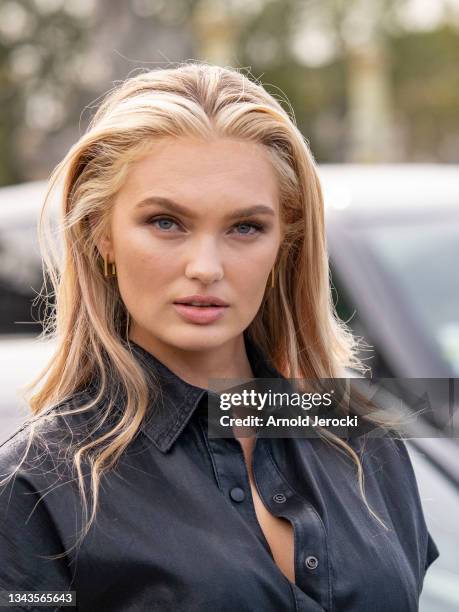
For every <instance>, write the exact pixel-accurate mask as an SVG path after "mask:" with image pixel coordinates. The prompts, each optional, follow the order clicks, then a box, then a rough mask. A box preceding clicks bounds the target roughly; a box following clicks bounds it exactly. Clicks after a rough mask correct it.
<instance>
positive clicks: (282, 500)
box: [273, 493, 287, 504]
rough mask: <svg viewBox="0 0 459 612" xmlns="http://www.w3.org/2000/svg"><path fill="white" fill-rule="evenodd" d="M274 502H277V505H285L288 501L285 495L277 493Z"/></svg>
mask: <svg viewBox="0 0 459 612" xmlns="http://www.w3.org/2000/svg"><path fill="white" fill-rule="evenodd" d="M273 500H274V501H275V502H276V504H284V503H285V502H286V501H287V498H286V497H285V495H284V494H283V493H276V495H273Z"/></svg>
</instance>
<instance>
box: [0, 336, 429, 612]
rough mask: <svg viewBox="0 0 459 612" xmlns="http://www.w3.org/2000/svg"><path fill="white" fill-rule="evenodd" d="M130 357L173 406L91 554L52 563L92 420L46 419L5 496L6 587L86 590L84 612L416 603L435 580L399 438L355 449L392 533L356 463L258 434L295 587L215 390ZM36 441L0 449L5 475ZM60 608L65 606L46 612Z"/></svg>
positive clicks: (258, 474)
mask: <svg viewBox="0 0 459 612" xmlns="http://www.w3.org/2000/svg"><path fill="white" fill-rule="evenodd" d="M246 347H247V351H248V356H249V360H250V362H251V365H252V368H253V371H254V373H255V376H257V377H261V378H274V377H279V376H280V374H279V373H278V372H277V371H276V370H274V369H273V368H272V367H271V366H270V364H269V363H268V362H267V360H266V359H265V358H264V357H263V355H261V353H260V352H259V351H258V349H256V347H255V346H254V345H253V344H252V343H251V342H250V341H248V339H247V338H246ZM132 348H133V352H134V354H135V355H136V357H137V358H138V359H139V361H140V362H141V363H142V364H143V366H144V367H145V368H147V369H151V370H152V371H155V372H156V374H157V375H158V376H159V377H160V380H161V401H160V402H159V400H158V402H157V405H155V406H151V408H152V409H151V412H150V413H149V418H148V419H147V420H146V421H145V423H144V425H143V427H142V430H141V433H140V434H139V435H138V436H137V437H136V439H135V440H134V442H133V443H132V444H131V446H130V447H129V448H128V449H127V451H126V452H125V454H124V455H123V457H122V460H121V462H120V463H119V464H118V466H117V467H116V469H115V470H113V471H112V472H110V473H109V474H108V475H106V476H104V477H103V479H102V488H101V492H100V503H99V509H98V514H97V519H96V524H95V525H94V526H93V527H92V528H91V530H90V532H89V534H88V535H87V536H86V538H85V539H84V540H83V543H82V545H81V547H80V549H79V551H78V553H76V551H75V549H74V550H73V551H72V552H71V553H69V555H68V556H66V557H64V558H61V559H58V560H47V559H43V558H42V557H40V555H53V554H56V553H59V552H62V551H63V550H65V549H67V548H68V547H69V546H71V545H72V544H73V543H74V541H75V535H78V533H79V529H80V528H81V525H82V523H81V502H80V499H79V494H78V491H77V488H76V485H75V478H74V476H73V475H72V474H71V472H70V470H69V469H68V468H67V467H66V465H67V464H66V462H65V454H64V450H65V444H63V440H64V439H65V435H66V434H71V435H72V436H74V435H75V433H76V432H77V431H80V428H81V426H82V424H83V425H84V424H85V423H87V422H88V416H84V415H83V414H80V415H72V416H65V417H63V416H60V417H58V418H57V419H53V420H52V421H49V422H47V423H46V425H45V424H44V425H43V426H40V428H39V431H40V432H41V433H42V440H43V441H45V442H46V445H44V444H43V443H41V442H40V439H39V438H38V439H37V441H36V442H35V443H34V444H33V446H32V447H31V449H30V451H29V456H30V457H31V461H30V462H28V466H26V465H24V466H23V467H22V468H21V469H20V470H19V472H18V474H17V475H16V478H15V480H14V482H13V481H12V482H11V483H10V484H9V485H8V486H6V487H5V488H4V489H3V490H2V494H1V495H0V589H4V590H28V591H31V590H32V591H51V590H52V591H56V590H66V589H69V590H75V591H76V596H77V609H78V610H84V611H85V612H93V611H95V610H101V611H102V610H103V611H112V612H116V611H120V612H121V611H123V612H124V611H126V612H127V611H141V610H142V611H143V610H145V611H150V610H157V611H161V612H163V611H164V612H169V611H170V612H181V611H183V612H185V611H186V612H198V611H199V612H215V611H221V612H236V611H237V612H281V611H283V610H285V611H291V612H293V611H297V612H299V611H301V612H319V611H324V610H326V611H327V612H331V611H335V612H347V611H349V612H369V611H370V610H371V612H415V611H416V610H417V609H418V599H419V594H420V591H421V588H422V584H423V579H424V574H425V571H426V569H427V567H428V566H429V565H430V564H431V563H432V561H434V560H435V558H436V557H437V556H438V551H437V548H436V546H435V543H434V542H433V540H432V538H431V537H430V534H429V533H428V530H427V528H426V524H425V521H424V517H423V512H422V508H421V503H420V499H419V494H418V489H417V485H416V481H415V476H414V473H413V470H412V466H411V463H410V460H409V457H408V454H407V451H406V448H405V446H404V444H403V443H402V442H400V441H398V440H395V441H394V440H390V439H387V438H378V439H376V438H373V439H368V440H366V444H365V451H364V452H363V453H362V452H361V450H360V451H359V448H360V447H359V444H358V443H357V442H354V444H356V447H355V448H356V450H357V451H358V452H361V455H362V459H363V467H364V473H365V487H366V495H367V499H368V502H369V504H370V506H371V507H372V508H373V509H374V510H375V512H377V513H378V515H379V516H380V517H381V518H382V519H383V520H384V522H385V523H386V525H388V526H389V527H390V529H389V530H388V531H387V530H385V529H384V528H383V527H381V526H380V525H379V523H377V522H376V521H375V520H374V519H373V518H372V517H371V515H370V514H369V512H368V510H367V508H366V507H365V505H364V504H363V502H362V498H361V496H360V492H359V489H358V485H357V478H356V473H355V468H354V464H353V462H352V461H351V460H350V459H348V458H347V457H346V456H345V455H343V454H342V453H340V452H338V451H336V450H335V449H334V448H333V447H332V446H330V445H329V444H327V443H325V442H323V441H321V440H320V439H311V438H308V439H299V438H285V439H279V438H277V439H276V438H274V439H269V438H259V439H258V440H257V443H256V446H255V449H254V454H253V471H254V478H255V481H256V484H257V487H258V491H259V494H260V497H261V499H262V501H263V503H264V504H265V505H266V507H267V508H268V509H269V511H270V512H271V513H272V514H274V515H275V516H281V517H285V518H287V519H288V520H289V521H291V523H292V525H293V528H294V542H295V584H293V583H291V582H290V581H289V580H288V579H287V578H286V577H285V576H284V575H283V574H282V572H281V571H280V570H279V568H278V567H277V565H276V564H275V562H274V560H273V557H272V555H271V552H270V549H269V546H268V543H267V540H266V538H265V537H264V534H263V532H262V530H261V528H260V526H259V524H258V521H257V518H256V514H255V510H254V505H253V501H252V497H251V490H250V485H249V480H248V474H247V470H246V466H245V462H244V457H243V453H242V449H241V446H240V444H239V442H238V441H237V440H236V439H234V438H226V439H215V438H214V439H212V438H209V436H208V435H207V429H206V425H205V423H206V421H205V418H206V406H207V402H206V391H205V390H203V389H200V388H198V387H195V386H192V385H190V384H188V383H186V382H185V381H183V380H181V379H180V378H178V377H177V376H176V375H175V374H173V373H172V372H171V371H170V370H169V369H168V368H166V367H165V366H164V365H163V364H161V363H160V362H159V361H158V360H157V359H155V358H154V357H153V356H152V355H151V354H149V353H148V352H146V351H145V350H143V349H142V348H140V347H139V346H137V345H135V344H132ZM159 404H161V405H159ZM117 408H118V410H119V411H120V412H122V405H119V406H118V407H117ZM27 434H28V428H27V427H26V428H24V429H22V430H19V431H18V432H16V433H15V434H14V435H13V436H12V437H10V438H9V439H8V440H7V441H6V442H5V443H4V444H3V445H2V446H1V448H0V472H1V473H2V474H5V473H6V472H8V470H10V469H12V468H13V467H14V465H15V462H17V459H18V457H20V456H22V453H23V452H24V450H25V448H26V446H25V445H26V442H27ZM359 440H360V439H359ZM40 498H41V500H40ZM14 609H20V608H14ZM23 609H28V610H30V609H33V607H29V608H23ZM47 609H56V607H54V608H44V607H38V608H37V610H42V611H43V610H47ZM70 609H71V608H70Z"/></svg>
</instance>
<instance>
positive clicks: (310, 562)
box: [306, 555, 319, 570]
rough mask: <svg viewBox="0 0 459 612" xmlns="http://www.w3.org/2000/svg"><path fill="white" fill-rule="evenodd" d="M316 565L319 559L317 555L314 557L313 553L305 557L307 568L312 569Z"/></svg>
mask: <svg viewBox="0 0 459 612" xmlns="http://www.w3.org/2000/svg"><path fill="white" fill-rule="evenodd" d="M318 565H319V559H318V558H317V557H314V556H313V555H309V557H306V567H307V568H308V569H310V570H314V569H316V567H317V566H318Z"/></svg>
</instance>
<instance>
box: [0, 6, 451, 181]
mask: <svg viewBox="0 0 459 612" xmlns="http://www.w3.org/2000/svg"><path fill="white" fill-rule="evenodd" d="M189 58H193V59H200V60H205V61H209V62H213V63H217V64H223V65H231V66H235V67H245V68H246V69H247V70H248V71H250V73H251V74H252V75H253V76H254V77H256V78H258V79H260V80H261V82H262V83H263V84H264V85H265V86H266V87H267V89H268V90H269V91H270V92H271V93H273V94H275V95H277V96H283V94H285V95H286V96H287V97H288V99H289V100H290V102H291V104H292V106H293V110H294V113H295V116H296V119H297V122H298V125H299V127H300V128H301V130H302V131H303V133H304V134H305V135H306V136H307V138H308V139H309V141H310V144H311V148H312V150H313V151H314V154H315V156H316V158H317V160H318V161H319V162H443V163H454V162H457V161H458V159H459V70H458V69H457V66H458V65H459V0H169V1H167V0H65V1H64V0H2V2H1V3H0V91H1V94H0V95H1V104H0V141H1V145H0V146H1V148H0V184H2V185H8V184H12V183H18V182H22V181H24V180H30V179H36V178H44V177H46V176H47V175H48V173H49V171H50V169H51V168H52V167H53V166H54V165H55V163H57V162H58V161H59V160H60V159H61V157H62V156H63V154H64V153H65V152H66V150H67V148H68V147H69V146H70V144H71V143H73V142H74V141H75V140H76V139H77V138H78V135H79V134H80V133H81V132H82V130H84V128H85V126H86V125H87V123H88V120H89V119H90V117H91V114H92V112H93V107H94V105H95V103H96V101H97V99H98V97H99V96H100V95H101V94H102V93H104V92H105V91H107V90H108V89H109V88H110V87H111V86H112V85H113V83H114V82H116V81H117V80H120V79H125V78H126V76H127V75H128V74H132V73H133V72H136V71H137V70H139V69H142V68H150V67H164V66H168V65H169V64H170V63H171V62H172V63H173V62H180V61H183V60H186V59H189ZM82 109H84V110H83V111H82Z"/></svg>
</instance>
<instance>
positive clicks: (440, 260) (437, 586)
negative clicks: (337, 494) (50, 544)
mask: <svg viewBox="0 0 459 612" xmlns="http://www.w3.org/2000/svg"><path fill="white" fill-rule="evenodd" d="M319 171H320V175H321V179H322V184H323V189H324V198H325V213H326V221H327V240H328V248H329V253H330V265H331V275H332V284H333V287H334V295H335V301H336V305H337V309H338V313H339V315H340V316H341V318H342V319H343V320H345V321H347V322H348V323H349V325H350V326H351V327H352V328H353V330H354V332H355V333H356V334H357V335H358V336H361V337H363V338H364V339H365V340H366V341H367V343H368V344H369V345H370V346H371V347H372V350H371V352H367V351H364V352H363V353H362V356H363V357H364V359H365V360H366V362H367V364H368V365H369V366H370V367H371V371H372V375H373V376H375V377H398V378H400V379H403V378H420V377H424V378H432V379H438V378H443V379H451V380H453V379H458V378H459V274H458V273H457V267H458V262H459V168H458V167H455V166H433V165H432V166H430V165H419V166H410V165H403V166H354V165H350V166H349V165H345V166H321V167H320V168H319ZM45 191H46V185H45V184H44V183H41V182H40V183H30V184H26V185H20V186H15V187H6V188H3V189H0V361H1V367H0V384H1V388H2V395H1V399H0V426H1V435H2V438H6V437H7V435H8V434H9V433H11V432H12V431H14V429H15V428H16V427H17V426H18V424H19V423H20V422H21V421H22V419H23V417H24V415H25V414H26V410H27V408H26V404H25V403H24V402H23V403H22V404H19V403H18V402H19V400H18V397H17V389H18V388H19V386H20V385H22V384H24V383H26V382H28V381H30V380H31V379H32V378H33V376H34V375H35V374H36V373H37V372H38V371H39V370H40V368H41V367H43V365H44V364H45V362H46V360H47V358H48V357H49V356H50V355H51V354H52V349H53V343H52V342H49V341H48V342H44V341H39V340H37V339H36V336H37V333H38V332H39V331H40V329H41V328H40V325H39V323H38V322H37V320H38V319H39V318H40V313H39V312H38V311H35V312H34V311H33V309H32V312H31V302H32V300H33V298H34V297H36V295H37V294H38V293H39V291H40V289H41V285H42V272H41V259H40V256H39V251H38V246H37V240H36V236H35V233H36V230H35V227H36V222H37V219H38V211H39V209H40V206H41V203H42V201H43V198H44V195H45ZM34 319H35V320H34ZM453 382H454V380H453ZM455 382H456V387H455V388H454V387H453V394H454V391H455V389H456V398H459V386H458V385H457V380H456V381H455ZM18 406H20V408H18ZM448 416H450V415H449V414H448V413H446V412H445V411H441V410H438V411H436V412H435V413H434V415H433V417H432V418H430V419H429V420H427V419H426V420H425V422H424V423H423V430H422V435H418V436H417V437H416V438H413V439H411V440H408V442H407V446H408V450H409V452H410V456H411V458H412V461H413V465H414V468H415V471H416V476H417V480H418V485H419V489H420V494H421V498H422V500H423V506H424V511H425V515H426V520H427V522H428V525H429V529H430V531H431V533H432V535H433V537H434V539H435V541H436V543H437V545H438V547H439V549H440V553H441V556H440V558H439V559H438V560H437V561H436V562H435V563H434V564H433V566H432V567H431V568H430V569H429V572H428V574H427V578H426V582H425V585H424V590H423V595H422V598H421V606H420V610H421V612H453V610H454V611H455V610H458V609H459V533H458V529H457V519H456V517H457V516H459V469H458V466H459V445H458V444H457V439H454V438H453V437H451V436H449V437H448V435H447V434H446V433H445V432H446V429H445V428H446V427H447V426H448V425H450V423H448V422H447V421H448ZM456 435H457V434H456Z"/></svg>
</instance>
